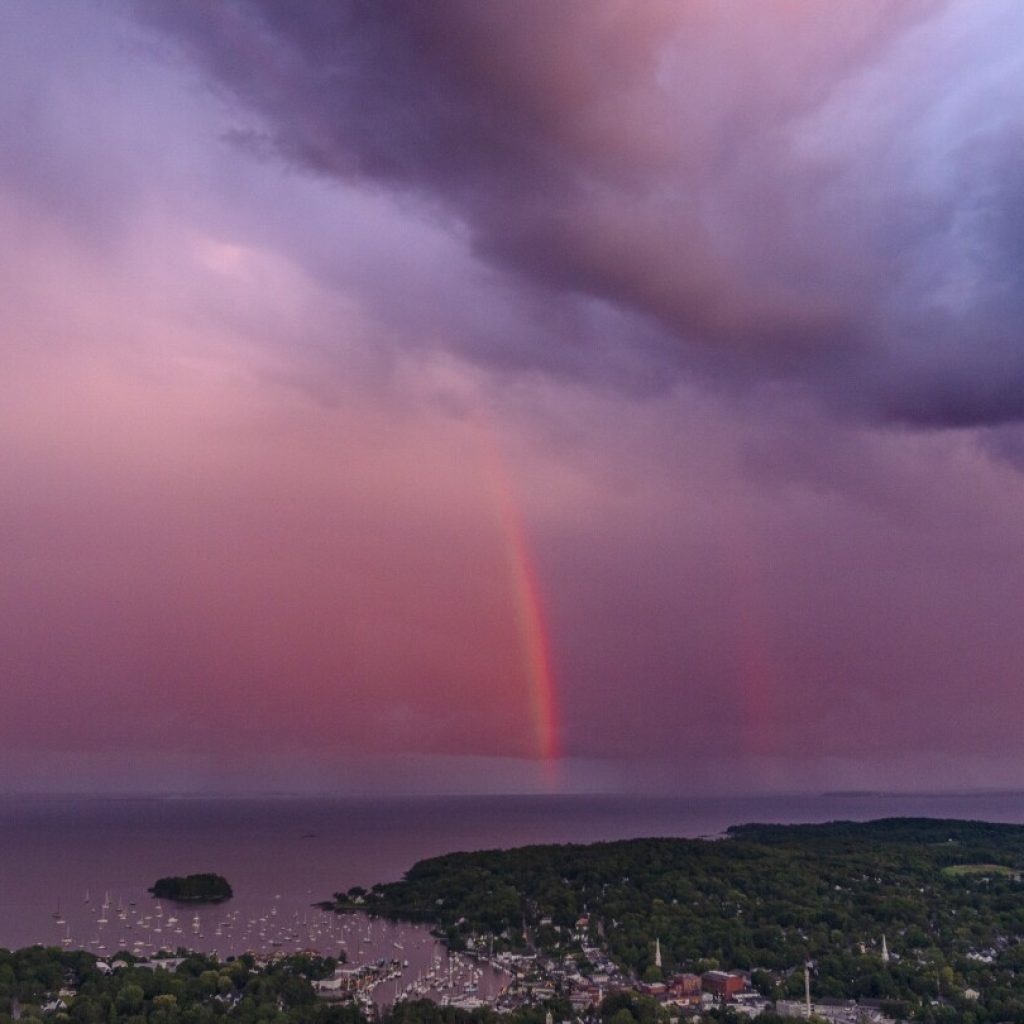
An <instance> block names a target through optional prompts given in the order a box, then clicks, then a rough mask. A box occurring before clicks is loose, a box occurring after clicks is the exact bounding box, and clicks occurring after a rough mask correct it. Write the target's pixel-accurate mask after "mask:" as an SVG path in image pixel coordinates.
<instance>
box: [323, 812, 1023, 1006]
mask: <svg viewBox="0 0 1024 1024" xmlns="http://www.w3.org/2000/svg"><path fill="white" fill-rule="evenodd" d="M1022 870H1024V827H1022V826H1016V825H1003V824H991V823H985V822H964V821H946V820H935V819H916V818H893V819H885V820H880V821H872V822H865V823H855V822H834V823H830V824H824V825H788V826H782V825H758V824H752V825H743V826H739V827H735V828H731V829H729V830H728V832H727V834H726V835H725V836H724V837H723V838H721V839H717V840H701V839H637V840H629V841H622V842H605V843H595V844H592V845H585V846H584V845H551V846H527V847H522V848H519V849H511V850H491V851H485V852H475V853H452V854H448V855H445V856H441V857H434V858H431V859H429V860H424V861H420V862H419V863H417V864H415V865H414V866H413V867H412V868H411V869H410V870H409V872H408V873H407V874H406V876H405V877H404V878H403V879H402V880H401V881H398V882H393V883H389V884H378V885H375V886H374V887H373V888H372V889H370V890H363V889H359V888H356V889H351V890H349V891H348V892H345V893H337V894H336V895H335V900H334V901H333V902H332V903H330V904H328V905H330V906H332V907H334V908H335V909H337V910H340V911H345V910H356V909H358V910H362V911H367V912H369V913H376V914H381V915H385V916H389V917H394V918H406V919H412V920H417V921H427V922H433V923H435V924H436V926H437V928H438V930H439V932H440V933H441V934H443V935H444V936H445V937H446V939H447V940H448V942H449V943H450V944H451V945H452V946H453V947H455V948H464V947H465V946H466V945H467V943H469V944H470V946H475V947H476V948H480V945H481V943H483V942H486V943H487V944H488V948H489V949H491V950H503V949H508V950H520V951H521V950H524V949H536V950H538V951H540V952H542V953H544V954H547V955H551V956H554V957H562V958H564V957H575V958H577V959H578V960H580V961H584V960H585V958H586V954H585V950H586V949H588V948H590V949H595V948H600V949H602V950H603V951H605V952H606V953H607V954H608V955H609V956H610V957H611V958H612V959H613V960H614V961H615V962H616V963H617V964H618V965H620V966H621V967H622V968H623V969H624V970H627V971H629V972H630V973H632V974H633V975H634V976H635V977H636V978H638V979H642V980H644V981H647V982H656V981H657V980H658V979H660V978H666V979H667V978H668V977H669V976H671V975H672V974H673V973H676V972H682V971H695V972H698V973H699V972H701V971H706V970H709V969H715V968H720V969H722V970H733V969H739V970H743V971H747V972H751V973H752V976H753V980H754V983H755V984H756V985H757V987H758V988H760V989H761V990H762V991H764V992H765V994H766V995H769V994H770V995H772V996H774V997H776V998H779V997H799V996H800V995H801V994H802V991H803V985H804V979H803V967H804V964H805V963H808V962H809V963H810V964H811V965H812V970H813V985H814V989H815V991H816V992H817V993H819V994H821V995H826V996H836V997H845V998H864V997H873V998H881V999H908V1000H911V1001H912V1002H914V1003H920V1002H921V1001H930V1000H933V999H937V1000H940V1005H941V1001H942V1000H945V999H947V998H955V997H958V996H960V997H963V996H964V993H967V995H966V997H965V998H966V999H968V1000H973V999H975V998H976V997H977V995H978V994H979V993H980V994H981V1000H980V1004H979V1005H978V1006H977V1012H978V1014H979V1016H984V1010H983V1006H984V1003H985V1002H986V999H987V994H991V993H994V992H998V993H1000V998H1001V999H1002V1000H1003V1001H1004V1002H1003V1003H1002V1004H1001V1007H1002V1013H1003V1015H1004V1016H1007V1017H1009V1016H1014V1017H1015V1018H1016V1019H1021V1017H1019V1016H1017V1014H1018V1013H1021V1014H1024V945H1022V944H1021V939H1022V937H1024V885H1022V883H1021V872H1022ZM883 938H884V942H883ZM659 955H660V961H661V963H660V966H659V965H658V964H657V963H656V959H657V958H658V957H659Z"/></svg>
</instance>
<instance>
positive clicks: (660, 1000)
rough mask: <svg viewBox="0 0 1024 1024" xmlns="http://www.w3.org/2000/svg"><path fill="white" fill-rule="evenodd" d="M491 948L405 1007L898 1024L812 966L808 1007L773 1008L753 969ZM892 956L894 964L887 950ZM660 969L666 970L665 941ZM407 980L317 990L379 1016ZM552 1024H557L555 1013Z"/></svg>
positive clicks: (377, 976) (408, 995)
mask: <svg viewBox="0 0 1024 1024" xmlns="http://www.w3.org/2000/svg"><path fill="white" fill-rule="evenodd" d="M587 928H588V921H587V919H586V918H585V917H582V918H580V920H579V921H578V922H577V927H576V931H575V937H576V938H577V939H579V940H585V937H586V935H587ZM489 945H493V937H483V938H479V937H478V938H473V939H470V940H469V941H468V943H467V946H468V949H467V951H466V952H462V953H449V954H448V956H447V957H446V958H445V962H444V963H442V961H441V960H440V959H439V958H438V959H436V960H435V966H434V968H433V969H432V970H430V971H428V972H427V973H426V974H425V975H423V976H422V977H420V978H418V979H417V980H416V981H415V982H413V983H411V984H408V985H407V986H406V987H405V988H401V989H399V988H398V987H397V986H395V996H394V998H395V999H396V1000H397V1001H402V1000H408V999H421V998H430V999H433V1000H435V1001H438V1002H440V1003H442V1004H443V1005H447V1006H453V1007H457V1008H459V1009H463V1010H475V1009H478V1008H480V1007H483V1006H487V1007H490V1008H491V1009H493V1010H495V1011H497V1012H498V1013H503V1014H510V1013H513V1012H515V1011H517V1010H522V1009H524V1008H528V1007H546V1006H549V1005H557V1004H560V1005H561V1006H563V1007H566V1006H567V1007H570V1008H571V1010H572V1017H571V1018H570V1019H569V1020H558V1021H557V1024H570V1021H571V1020H576V1021H587V1020H589V1019H592V1018H594V1017H596V1016H597V1014H598V1010H599V1008H600V1007H601V1005H602V1004H603V1002H604V1000H605V999H606V998H607V997H609V996H614V995H616V994H622V993H626V994H630V995H637V996H642V997H645V998H647V999H649V1000H651V1001H653V1002H655V1003H657V1004H658V1005H660V1006H661V1007H663V1008H664V1009H665V1011H666V1016H667V1019H668V1020H669V1021H673V1020H675V1021H679V1020H694V1021H696V1020H699V1019H700V1018H701V1017H702V1016H703V1015H706V1014H708V1013H710V1012H712V1011H723V1010H728V1011H731V1012H732V1013H734V1014H736V1015H738V1016H739V1017H741V1018H748V1019H749V1018H754V1017H758V1016H760V1015H761V1014H764V1013H774V1014H776V1015H778V1016H780V1017H793V1018H809V1017H814V1018H821V1019H824V1020H826V1021H830V1022H832V1024H893V1020H894V1019H893V1018H892V1017H890V1016H888V1015H887V1014H886V1013H885V1012H884V1000H881V999H859V1000H853V999H835V998H829V997H824V996H814V995H813V993H812V987H811V971H810V967H809V965H803V967H802V968H800V969H795V970H802V972H803V975H804V979H805V997H804V999H803V1000H776V1001H772V1000H770V999H768V998H766V997H765V996H763V995H762V994H761V993H760V992H759V991H758V990H757V989H756V987H755V986H754V984H753V974H754V972H752V971H747V970H728V971H724V970H708V971H704V972H703V973H701V974H695V973H688V972H681V973H676V974H669V975H668V976H667V977H666V978H665V979H664V980H663V981H643V980H640V979H638V978H636V977H635V976H634V975H632V974H631V973H630V972H628V971H624V970H622V969H621V968H620V967H619V966H618V965H616V964H615V963H614V962H613V961H612V960H611V959H610V958H609V957H608V955H607V954H606V953H605V952H604V951H603V950H602V949H600V948H599V947H596V946H590V945H583V946H582V947H581V948H582V955H581V956H565V957H563V958H561V959H558V958H554V957H551V956H546V955H544V954H542V953H539V952H537V951H529V952H525V953H513V952H508V951H506V952H501V953H498V954H493V953H489V952H488V951H487V947H488V946H489ZM885 955H886V957H888V952H887V951H886V953H885ZM654 963H655V966H656V967H657V968H658V969H659V970H660V968H661V966H662V964H661V953H660V943H659V941H658V940H657V939H655V954H654ZM485 967H489V968H490V969H491V970H493V971H495V972H497V973H499V974H500V975H501V976H503V978H504V983H503V984H502V985H501V988H500V990H499V991H498V992H497V994H496V995H494V996H493V997H490V998H488V997H486V996H484V995H483V994H481V993H480V992H479V991H478V982H479V978H480V975H481V970H482V969H483V968H485ZM765 973H770V972H765ZM788 973H792V972H788ZM400 976H401V971H400V964H399V962H398V961H391V962H388V961H381V962H379V963H376V964H367V965H362V966H350V965H339V966H338V967H337V968H336V970H335V972H334V974H333V976H331V977H329V978H326V979H323V980H321V981H319V982H317V984H316V988H317V992H318V993H319V994H320V996H321V998H324V999H342V1000H344V999H349V1000H355V1001H356V1002H359V1003H360V1004H361V1005H362V1006H363V1007H364V1009H365V1010H367V1011H369V1012H370V1013H371V1014H372V1013H373V1012H374V1011H375V1009H376V1008H377V1007H379V1005H380V1003H381V1000H380V999H379V998H375V994H376V993H378V992H379V991H380V990H381V988H382V987H383V988H386V986H387V985H388V984H390V983H393V982H394V981H395V980H396V979H397V978H399V977H400ZM465 979H468V980H465ZM773 980H777V981H778V980H782V979H781V978H777V979H773ZM548 1024H556V1018H555V1017H554V1015H553V1014H552V1013H551V1012H550V1011H549V1012H548Z"/></svg>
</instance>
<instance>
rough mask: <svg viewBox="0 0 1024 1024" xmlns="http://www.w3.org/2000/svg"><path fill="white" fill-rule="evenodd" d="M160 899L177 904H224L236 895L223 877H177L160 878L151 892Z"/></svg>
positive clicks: (207, 875) (208, 875)
mask: <svg viewBox="0 0 1024 1024" xmlns="http://www.w3.org/2000/svg"><path fill="white" fill-rule="evenodd" d="M149 891H150V892H151V893H152V894H153V895H154V896H156V897H157V898H158V899H164V900H174V901H175V902H177V903H222V902H223V901H224V900H229V899H231V897H232V896H233V895H234V892H233V891H232V889H231V886H230V884H229V883H228V880H227V879H226V878H225V877H224V876H223V875H215V874H200V875H185V876H181V875H175V876H171V877H168V878H160V879H158V880H157V881H156V883H155V884H154V885H153V886H152V887H151V888H150V890H149Z"/></svg>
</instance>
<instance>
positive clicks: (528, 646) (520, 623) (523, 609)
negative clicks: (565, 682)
mask: <svg viewBox="0 0 1024 1024" xmlns="http://www.w3.org/2000/svg"><path fill="white" fill-rule="evenodd" d="M479 436H480V446H481V450H482V451H483V452H484V454H485V459H484V462H485V467H486V470H487V472H486V476H487V479H488V482H489V484H490V488H489V489H490V492H491V495H492V498H493V501H494V506H495V511H496V514H497V517H498V521H499V526H500V529H501V534H502V537H503V538H504V541H505V560H506V563H507V569H508V579H509V584H510V589H511V593H512V600H513V604H514V606H515V615H516V626H517V631H518V634H519V642H520V646H521V649H522V657H523V670H524V674H525V676H526V679H527V682H528V685H529V691H530V708H531V715H532V720H533V730H534V736H535V740H536V753H537V757H538V758H539V760H540V761H541V762H542V763H543V765H544V769H545V777H546V780H547V782H548V783H549V784H552V785H553V784H554V783H555V782H556V781H557V776H558V766H559V760H560V758H561V756H562V749H561V739H560V729H559V715H558V698H557V693H556V690H555V671H554V666H553V661H552V657H551V642H550V639H549V637H548V630H547V623H546V621H545V617H544V602H543V599H542V597H541V591H540V584H539V582H538V579H537V570H536V567H535V566H534V561H533V557H532V555H531V552H530V546H529V543H528V542H527V536H526V530H525V528H524V527H523V522H522V518H521V517H520V515H519V512H518V509H517V508H516V506H515V503H514V502H513V500H512V493H511V488H510V487H509V485H508V483H507V480H506V477H505V473H504V467H503V462H502V460H501V457H500V455H499V453H498V450H497V447H496V446H495V444H494V442H493V441H492V439H491V437H490V435H489V433H488V431H487V430H486V429H485V428H482V427H481V429H480V431H479Z"/></svg>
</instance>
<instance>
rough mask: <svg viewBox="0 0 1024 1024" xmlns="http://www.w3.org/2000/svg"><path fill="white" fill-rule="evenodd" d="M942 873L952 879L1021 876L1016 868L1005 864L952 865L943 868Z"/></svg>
mask: <svg viewBox="0 0 1024 1024" xmlns="http://www.w3.org/2000/svg"><path fill="white" fill-rule="evenodd" d="M942 873H943V874H944V875H947V876H949V877H950V878H956V877H957V876H959V875H1010V876H1014V875H1019V874H1020V872H1019V871H1017V870H1016V869H1015V868H1008V867H1006V866H1005V865H1003V864H951V865H950V866H949V867H948V868H943V869H942Z"/></svg>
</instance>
